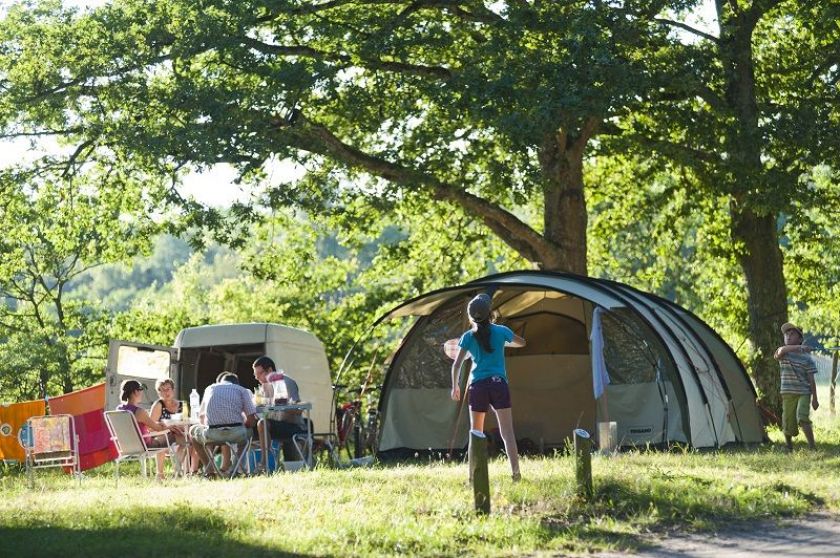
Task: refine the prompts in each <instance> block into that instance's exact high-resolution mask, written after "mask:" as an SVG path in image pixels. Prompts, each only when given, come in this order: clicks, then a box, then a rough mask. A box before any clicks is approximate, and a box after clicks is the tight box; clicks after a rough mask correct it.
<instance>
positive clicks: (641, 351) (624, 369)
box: [602, 311, 670, 384]
mask: <svg viewBox="0 0 840 558" xmlns="http://www.w3.org/2000/svg"><path fill="white" fill-rule="evenodd" d="M602 325H603V328H604V360H605V361H606V364H607V370H608V372H609V375H610V383H611V384H643V383H649V382H655V381H656V363H657V361H659V360H662V361H663V362H668V361H669V360H670V359H661V357H660V355H663V354H664V352H663V351H662V349H661V347H659V343H658V342H656V341H655V340H654V338H653V337H652V336H645V335H644V332H645V331H647V327H645V325H644V324H643V323H641V322H640V321H639V320H638V319H636V318H635V316H633V315H632V314H630V313H629V312H622V311H612V312H606V313H604V315H603V321H602Z"/></svg>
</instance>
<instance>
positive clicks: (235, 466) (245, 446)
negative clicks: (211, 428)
mask: <svg viewBox="0 0 840 558" xmlns="http://www.w3.org/2000/svg"><path fill="white" fill-rule="evenodd" d="M224 444H227V446H228V447H229V448H230V462H231V467H230V471H228V472H227V473H226V474H225V473H222V471H220V470H219V467H218V465H216V460H215V459H213V453H212V452H210V451H209V450H207V446H221V445H224ZM205 451H206V452H207V454H208V456H209V457H210V461H209V462H208V463H207V467H206V468H205V472H206V473H210V472H213V473H214V474H216V475H218V476H220V477H223V476H227V477H228V478H229V479H232V478H233V477H235V476H236V474H237V473H238V472H239V471H240V470H241V471H242V472H243V473H245V474H246V475H250V474H251V463H250V460H249V459H248V454H249V453H250V452H251V437H250V436H248V438H247V439H245V440H244V441H242V442H239V443H237V442H210V443H207V444H205Z"/></svg>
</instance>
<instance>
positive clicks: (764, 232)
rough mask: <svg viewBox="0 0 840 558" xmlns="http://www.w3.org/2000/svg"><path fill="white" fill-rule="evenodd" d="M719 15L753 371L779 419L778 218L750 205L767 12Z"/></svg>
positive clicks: (757, 163) (734, 230) (757, 172)
mask: <svg viewBox="0 0 840 558" xmlns="http://www.w3.org/2000/svg"><path fill="white" fill-rule="evenodd" d="M717 9H718V17H719V18H720V21H721V22H722V23H723V24H722V25H721V40H720V44H719V52H720V55H721V59H722V62H723V65H724V69H725V75H726V102H727V104H728V105H729V107H731V109H732V112H733V113H734V115H735V118H736V122H735V124H734V125H733V126H731V127H730V128H729V130H728V132H727V137H726V145H727V151H728V152H729V155H730V157H731V165H730V169H729V170H730V174H729V176H730V177H731V178H730V179H731V180H732V184H731V186H730V188H731V191H732V196H731V198H730V214H731V218H732V222H731V235H732V240H733V241H734V244H735V246H736V250H738V260H739V262H740V264H741V268H742V269H743V271H744V277H745V279H746V282H747V295H748V296H747V308H748V312H749V336H750V341H751V344H752V349H753V351H752V355H751V359H750V363H749V365H750V368H751V369H752V375H753V378H754V379H755V383H756V386H757V388H758V392H759V402H760V403H761V404H762V406H763V407H764V408H765V409H766V410H768V411H771V412H772V413H773V414H775V415H776V417H780V416H781V397H780V396H779V367H778V364H777V363H776V362H775V360H774V359H773V352H774V351H775V349H776V347H777V346H778V345H779V342H780V333H779V327H780V326H781V325H782V323H784V322H785V321H786V320H787V288H786V286H785V276H784V269H783V266H782V252H781V250H780V249H779V239H778V233H777V230H776V214H775V212H773V211H770V212H762V214H759V213H757V212H756V211H755V208H754V207H752V206H751V205H750V204H754V203H755V202H756V199H755V196H754V195H753V194H752V192H760V191H761V189H762V187H763V186H764V184H763V177H764V173H765V169H764V164H763V162H762V158H761V156H762V147H763V138H762V134H761V129H760V127H759V110H758V104H757V102H756V91H755V67H754V60H753V49H752V34H753V31H754V29H755V26H756V24H757V22H758V21H759V19H760V18H761V16H762V15H763V13H764V12H763V11H762V8H761V6H759V5H754V6H753V7H752V8H751V9H750V10H748V11H735V12H733V13H730V12H729V11H728V10H726V9H725V7H724V5H723V4H722V2H720V1H718V3H717ZM750 198H752V199H750Z"/></svg>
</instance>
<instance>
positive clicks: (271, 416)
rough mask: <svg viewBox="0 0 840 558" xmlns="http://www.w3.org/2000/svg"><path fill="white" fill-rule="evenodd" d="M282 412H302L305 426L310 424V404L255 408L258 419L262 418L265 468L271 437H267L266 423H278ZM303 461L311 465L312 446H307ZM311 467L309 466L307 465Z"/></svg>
mask: <svg viewBox="0 0 840 558" xmlns="http://www.w3.org/2000/svg"><path fill="white" fill-rule="evenodd" d="M284 411H302V412H303V413H304V416H305V417H306V424H307V425H310V424H312V417H311V415H310V413H311V412H312V403H305V402H301V403H287V404H286V405H262V406H258V407H257V414H258V415H259V416H260V418H263V419H265V420H263V436H264V438H263V439H264V440H265V441H266V446H267V448H266V451H265V452H264V453H265V454H266V455H263V465H264V466H266V468H267V465H266V464H267V460H268V456H267V454H268V451H267V450H268V448H270V447H271V437H270V435H269V430H268V421H269V420H277V421H279V420H280V419H281V418H282V417H283V412H284ZM304 460H305V461H306V463H307V464H311V463H312V444H307V449H306V455H305V456H304ZM309 466H310V467H311V465H309Z"/></svg>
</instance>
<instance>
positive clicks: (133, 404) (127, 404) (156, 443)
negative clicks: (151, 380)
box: [117, 380, 168, 480]
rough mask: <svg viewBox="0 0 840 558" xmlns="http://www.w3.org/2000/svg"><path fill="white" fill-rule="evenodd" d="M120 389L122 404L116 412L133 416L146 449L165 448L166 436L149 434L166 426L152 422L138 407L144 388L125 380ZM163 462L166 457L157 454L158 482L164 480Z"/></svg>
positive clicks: (135, 381) (136, 382)
mask: <svg viewBox="0 0 840 558" xmlns="http://www.w3.org/2000/svg"><path fill="white" fill-rule="evenodd" d="M120 388H121V389H122V396H121V397H120V399H122V401H123V403H122V404H120V405H117V410H118V411H128V412H130V413H132V414H133V415H134V418H136V419H137V426H139V427H140V434H141V435H142V436H143V438H144V439H145V441H146V446H147V447H150V448H165V447H166V446H167V445H168V443H167V440H166V436H152V435H151V434H149V432H150V431H152V432H161V431H163V430H166V426H165V425H164V424H163V423H162V422H158V421H155V420H152V417H150V416H149V413H147V412H146V409H143V408H142V407H140V406H139V405H140V402H142V401H143V391H145V389H146V386H144V385H143V384H141V383H140V382H138V381H137V380H125V381H124V382H123V383H122V384H121V385H120ZM165 460H166V456H165V455H164V454H163V452H161V453H158V454H157V478H158V480H163V479H164V478H166V475H164V472H163V466H164V462H165Z"/></svg>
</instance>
